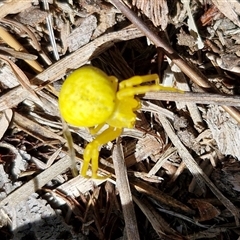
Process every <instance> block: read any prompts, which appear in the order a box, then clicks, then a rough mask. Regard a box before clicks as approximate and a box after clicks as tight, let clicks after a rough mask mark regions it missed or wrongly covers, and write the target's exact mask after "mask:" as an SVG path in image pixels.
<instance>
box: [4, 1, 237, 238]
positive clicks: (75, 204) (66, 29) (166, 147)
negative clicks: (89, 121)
mask: <svg viewBox="0 0 240 240" xmlns="http://www.w3.org/2000/svg"><path fill="white" fill-rule="evenodd" d="M121 2H122V1H118V0H112V1H110V2H109V1H105V0H101V1H97V0H79V1H72V0H67V1H60V0H56V1H45V0H44V1H36V0H26V1H13V0H8V1H1V3H0V32H1V34H0V35H1V39H0V93H1V96H0V110H1V113H0V125H1V131H0V140H1V141H0V176H1V177H0V200H1V201H0V226H1V229H0V239H27V238H29V239H30V238H31V239H102V240H104V239H126V236H128V234H129V232H131V227H132V226H133V225H134V229H135V231H136V232H137V231H138V233H136V234H134V237H136V239H137V238H138V239H150V240H151V239H154V240H155V239H202V238H205V239H233V240H235V239H239V237H240V233H239V210H238V209H239V207H240V204H239V203H240V193H239V192H240V186H239V180H240V177H239V168H240V166H239V164H240V162H239V160H240V146H239V144H240V130H239V123H240V111H239V109H238V108H233V107H231V106H236V105H234V104H236V102H237V103H238V102H239V98H237V96H238V95H239V93H240V81H239V74H240V38H239V31H240V30H239V26H240V23H239V18H238V16H239V15H240V7H239V6H240V5H239V1H237V0H233V1H227V0H221V1H220V0H201V1H200V0H193V1H189V0H188V1H187V0H174V1H167V0H159V1H156V0H133V1H125V3H126V4H125V5H124V6H125V7H126V6H127V7H130V9H128V11H127V12H124V11H125V10H124V7H123V8H121V7H119V5H118V4H120V5H121ZM46 3H48V4H46ZM133 12H134V13H133ZM136 15H137V16H138V18H136ZM128 19H130V20H131V21H132V22H133V23H134V25H132V23H131V22H130V21H129V20H128ZM139 29H141V31H140V30H139ZM85 64H89V65H93V66H95V67H98V68H100V69H102V70H103V71H104V72H106V74H108V75H109V76H116V77H117V79H118V80H119V81H122V80H124V79H128V78H131V77H132V76H135V75H147V74H158V75H159V79H153V82H154V81H156V82H157V83H158V81H160V83H161V84H163V85H164V86H173V87H175V88H178V89H177V90H176V89H174V90H176V94H175V92H168V91H167V92H164V93H163V92H155V93H153V92H149V93H147V94H146V95H144V96H143V95H138V96H137V97H138V98H139V99H140V100H141V101H140V102H141V108H137V123H136V125H135V128H133V129H127V128H126V129H124V130H123V132H122V135H121V137H120V138H119V139H116V141H112V142H109V143H107V144H105V145H104V146H102V149H101V151H100V161H99V174H100V175H101V176H105V178H103V179H100V180H99V179H96V180H95V179H94V180H93V179H89V178H83V177H82V176H81V175H78V176H73V174H72V172H71V170H70V167H72V163H75V162H76V168H77V169H79V168H80V165H82V158H83V156H82V155H83V152H84V148H85V147H86V145H87V143H88V142H90V141H92V139H93V138H94V137H96V136H95V135H94V134H91V133H94V129H90V130H89V129H87V128H77V127H73V126H69V133H71V135H72V138H73V149H74V150H75V155H76V156H74V157H72V155H71V157H72V160H74V161H72V162H70V161H69V152H68V148H67V146H66V139H65V138H64V137H63V126H62V120H61V117H60V114H59V109H58V93H59V89H60V88H61V86H62V83H63V81H64V79H65V78H66V77H67V76H68V75H69V74H70V73H71V72H72V71H73V70H74V69H77V68H79V67H81V66H83V65H85ZM154 76H156V75H154ZM147 84H148V83H143V85H147ZM150 84H152V83H150ZM136 85H138V84H136ZM142 87H146V86H142ZM130 88H131V89H132V88H135V85H134V86H133V87H132V86H130ZM179 89H181V90H183V91H185V92H187V93H182V92H181V91H179ZM171 90H173V89H172V88H171ZM213 92H214V93H216V94H215V95H213ZM133 93H135V91H133ZM90 94H91V93H90ZM161 94H162V96H163V95H164V96H165V97H166V98H165V101H163V99H162V98H161ZM171 94H175V95H171ZM223 94H224V95H223ZM169 96H170V97H169ZM173 96H174V97H173ZM179 96H181V101H180V97H179ZM197 96H198V99H197ZM178 97H179V99H178ZM188 97H191V98H189V99H191V100H188ZM227 97H228V98H227ZM230 97H231V98H230ZM238 97H239V96H238ZM206 99H209V102H208V100H206ZM226 99H228V100H226ZM178 100H179V101H178ZM226 101H227V104H226ZM221 104H222V105H221ZM224 104H226V105H227V106H225V105H224ZM238 106H239V105H238ZM106 126H107V125H104V124H103V125H101V127H102V129H101V130H102V131H103V130H104V129H105V127H106ZM116 146H117V147H116ZM122 148H123V151H122V150H121V149H122ZM113 149H114V154H112V151H113ZM73 152H74V151H73ZM73 155H74V154H73ZM113 155H114V156H113ZM113 157H114V159H113ZM118 159H120V160H121V164H119V163H120V161H118ZM113 160H114V161H115V162H114V161H113ZM116 160H117V161H116ZM116 162H117V163H116ZM120 165H121V168H122V170H121V171H117V170H119V169H120V167H119V166H120ZM88 171H90V169H89V170H88ZM115 173H118V174H117V176H115ZM106 176H107V177H106ZM123 180H124V181H123ZM124 184H126V186H125V185H124ZM123 186H124V187H123ZM124 199H127V200H128V203H127V204H126V203H124V204H123V201H124ZM121 204H122V205H121ZM129 207H130V208H129ZM126 209H128V210H126ZM129 209H130V210H129ZM126 212H127V213H126ZM130 212H131V213H130ZM129 213H130V214H129ZM126 216H127V220H126ZM133 220H134V221H133ZM131 221H133V222H134V224H130V226H126V224H124V223H127V222H131ZM138 235H139V237H138Z"/></svg>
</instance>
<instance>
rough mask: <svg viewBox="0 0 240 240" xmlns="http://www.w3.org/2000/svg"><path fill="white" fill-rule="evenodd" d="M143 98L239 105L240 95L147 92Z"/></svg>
mask: <svg viewBox="0 0 240 240" xmlns="http://www.w3.org/2000/svg"><path fill="white" fill-rule="evenodd" d="M143 98H144V99H154V100H162V101H177V102H186V103H187V102H190V103H199V104H213V105H214V104H215V105H226V106H237V107H240V96H234V95H224V94H217V93H195V92H185V93H184V94H182V93H175V92H148V93H146V94H145V95H144V97H143Z"/></svg>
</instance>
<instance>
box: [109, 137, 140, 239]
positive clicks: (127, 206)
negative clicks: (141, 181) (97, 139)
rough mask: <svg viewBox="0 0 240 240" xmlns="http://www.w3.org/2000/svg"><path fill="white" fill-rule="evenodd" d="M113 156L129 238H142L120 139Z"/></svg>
mask: <svg viewBox="0 0 240 240" xmlns="http://www.w3.org/2000/svg"><path fill="white" fill-rule="evenodd" d="M112 158H113V164H114V168H115V174H116V184H117V187H118V190H119V195H120V200H121V203H122V208H123V217H124V220H125V229H126V233H127V239H129V240H130V239H134V240H138V239H139V240H140V237H139V233H138V227H137V219H136V215H135V211H134V206H133V199H132V194H131V190H130V186H129V182H128V177H127V170H126V166H125V162H124V157H123V150H122V146H121V145H120V143H119V141H117V143H116V145H115V146H114V148H113V154H112Z"/></svg>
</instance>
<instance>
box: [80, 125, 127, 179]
mask: <svg viewBox="0 0 240 240" xmlns="http://www.w3.org/2000/svg"><path fill="white" fill-rule="evenodd" d="M121 133H122V129H121V128H113V127H110V126H109V128H108V129H106V130H105V131H103V132H102V133H101V134H100V135H98V136H97V137H96V138H95V139H94V140H93V141H92V142H90V143H89V144H88V145H87V147H86V148H85V150H84V153H83V160H84V161H83V166H82V169H81V175H82V176H83V177H87V170H88V166H89V164H90V162H91V163H92V178H98V179H101V178H102V177H100V176H98V175H97V171H98V157H99V148H100V147H101V146H102V145H103V144H106V143H107V142H110V141H112V140H114V139H116V138H117V137H119V136H120V135H121Z"/></svg>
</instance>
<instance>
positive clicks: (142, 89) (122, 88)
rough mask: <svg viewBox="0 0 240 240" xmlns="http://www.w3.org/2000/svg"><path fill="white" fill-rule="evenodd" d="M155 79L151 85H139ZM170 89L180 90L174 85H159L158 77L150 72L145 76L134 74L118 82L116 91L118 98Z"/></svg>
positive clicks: (173, 90)
mask: <svg viewBox="0 0 240 240" xmlns="http://www.w3.org/2000/svg"><path fill="white" fill-rule="evenodd" d="M152 81H155V84H152V85H140V84H141V83H146V82H152ZM151 91H152V92H157V91H170V92H181V93H183V91H181V90H180V89H177V88H174V87H165V86H162V85H159V78H158V75H157V74H150V75H145V76H134V77H131V78H129V79H126V80H124V81H122V82H121V83H119V91H118V92H117V97H118V99H124V98H126V97H130V96H134V95H138V94H144V93H146V92H151Z"/></svg>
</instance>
